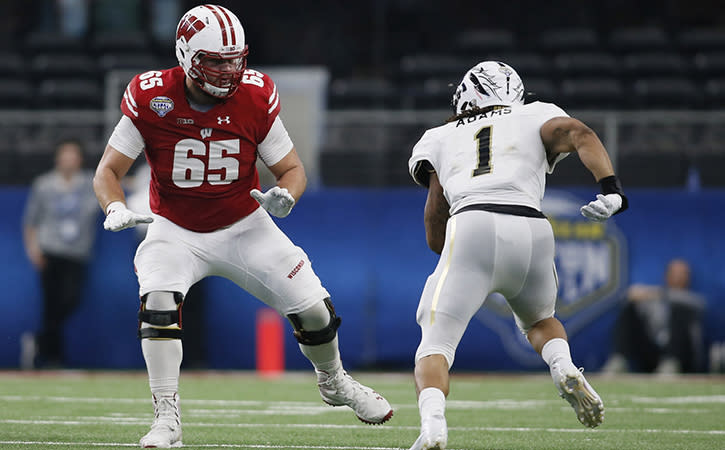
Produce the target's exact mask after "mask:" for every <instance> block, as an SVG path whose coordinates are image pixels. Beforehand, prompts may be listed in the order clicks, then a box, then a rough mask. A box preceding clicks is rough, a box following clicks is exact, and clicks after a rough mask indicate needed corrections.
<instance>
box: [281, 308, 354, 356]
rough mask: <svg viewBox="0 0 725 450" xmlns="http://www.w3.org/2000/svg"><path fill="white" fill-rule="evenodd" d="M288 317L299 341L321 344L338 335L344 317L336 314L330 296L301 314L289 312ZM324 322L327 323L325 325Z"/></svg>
mask: <svg viewBox="0 0 725 450" xmlns="http://www.w3.org/2000/svg"><path fill="white" fill-rule="evenodd" d="M287 319H288V320H289V321H290V323H291V324H292V327H293V328H294V335H295V338H297V342H299V343H300V344H303V345H321V344H326V343H328V342H330V341H332V340H333V339H335V336H337V329H338V328H339V327H340V322H342V319H340V318H339V317H338V316H337V314H335V308H334V307H333V306H332V302H331V301H330V299H329V298H326V299H324V300H323V303H322V304H319V303H318V304H317V305H315V306H313V307H312V308H310V309H307V310H305V311H302V312H301V313H299V314H289V315H288V316H287ZM324 323H327V325H323V324H324ZM320 327H321V328H320ZM310 328H312V330H310Z"/></svg>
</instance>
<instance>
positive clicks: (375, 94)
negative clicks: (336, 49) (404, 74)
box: [328, 78, 399, 109]
mask: <svg viewBox="0 0 725 450" xmlns="http://www.w3.org/2000/svg"><path fill="white" fill-rule="evenodd" d="M397 94H398V91H397V90H396V89H395V85H394V84H393V83H392V82H391V81H389V80H386V79H383V78H363V79H361V78H344V79H337V80H333V81H332V83H330V90H329V98H328V101H329V102H328V106H329V107H330V108H332V109H344V108H391V107H396V106H398V104H399V99H398V95H397Z"/></svg>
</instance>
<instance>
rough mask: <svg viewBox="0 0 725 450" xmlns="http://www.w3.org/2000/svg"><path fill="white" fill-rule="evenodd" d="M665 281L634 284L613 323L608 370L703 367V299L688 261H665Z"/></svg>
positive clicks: (693, 369) (664, 371) (668, 370)
mask: <svg viewBox="0 0 725 450" xmlns="http://www.w3.org/2000/svg"><path fill="white" fill-rule="evenodd" d="M664 281H665V284H664V286H648V285H639V284H636V285H632V286H631V287H630V288H629V290H628V291H627V301H626V303H625V305H624V308H623V310H622V311H621V313H620V315H619V317H618V319H617V322H616V324H615V328H614V336H613V353H612V355H611V356H610V358H609V360H608V361H607V362H606V363H605V364H604V366H603V367H602V372H604V373H619V372H627V371H629V370H632V371H635V372H655V373H662V374H670V373H679V372H697V371H700V370H701V369H702V356H703V342H702V314H703V311H704V309H705V300H704V299H703V297H702V296H700V295H699V294H696V293H694V292H692V291H691V290H690V266H689V264H688V263H687V262H686V261H684V260H682V259H673V260H671V261H670V262H669V263H668V264H667V269H666V272H665V279H664Z"/></svg>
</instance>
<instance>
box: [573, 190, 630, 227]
mask: <svg viewBox="0 0 725 450" xmlns="http://www.w3.org/2000/svg"><path fill="white" fill-rule="evenodd" d="M621 207H622V196H621V195H619V194H607V195H604V194H597V199H596V200H593V201H591V202H589V203H588V204H586V205H584V206H582V207H581V213H582V216H584V217H586V218H587V219H591V220H594V221H596V222H601V221H604V220H607V219H608V218H610V217H611V216H612V214H614V213H616V212H617V211H619V209H620V208H621Z"/></svg>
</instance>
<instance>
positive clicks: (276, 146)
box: [257, 116, 293, 166]
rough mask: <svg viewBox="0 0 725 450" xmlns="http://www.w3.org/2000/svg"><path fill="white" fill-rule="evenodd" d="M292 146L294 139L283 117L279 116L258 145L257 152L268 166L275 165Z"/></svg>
mask: <svg viewBox="0 0 725 450" xmlns="http://www.w3.org/2000/svg"><path fill="white" fill-rule="evenodd" d="M292 147H293V144H292V139H290V137H289V134H288V133H287V129H286V128H285V127H284V124H283V123H282V119H280V118H279V116H277V117H276V118H275V119H274V123H272V127H271V128H270V129H269V133H267V137H265V138H264V140H263V141H262V142H260V143H259V145H258V146H257V152H258V153H259V157H260V158H262V161H264V163H265V164H266V165H267V166H273V165H275V164H277V163H278V162H280V161H281V160H282V158H284V157H285V156H287V153H289V152H290V150H292Z"/></svg>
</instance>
